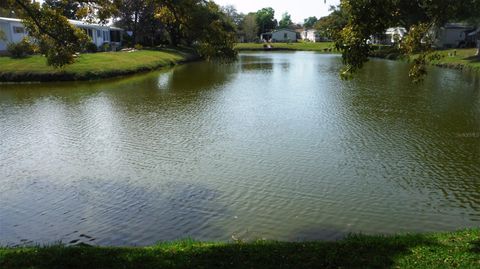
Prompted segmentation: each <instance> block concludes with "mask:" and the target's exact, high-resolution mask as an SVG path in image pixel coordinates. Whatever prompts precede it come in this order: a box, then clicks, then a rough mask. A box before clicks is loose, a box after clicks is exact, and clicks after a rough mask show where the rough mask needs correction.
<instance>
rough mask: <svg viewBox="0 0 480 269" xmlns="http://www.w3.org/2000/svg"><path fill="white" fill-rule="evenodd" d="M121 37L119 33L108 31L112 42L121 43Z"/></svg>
mask: <svg viewBox="0 0 480 269" xmlns="http://www.w3.org/2000/svg"><path fill="white" fill-rule="evenodd" d="M121 38H122V37H121V35H120V31H110V41H112V42H121V41H122V39H121Z"/></svg>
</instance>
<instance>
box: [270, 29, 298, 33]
mask: <svg viewBox="0 0 480 269" xmlns="http://www.w3.org/2000/svg"><path fill="white" fill-rule="evenodd" d="M280 31H288V32H292V33H296V31H294V30H292V29H286V28H283V29H277V30H275V31H273V32H274V33H276V32H280Z"/></svg>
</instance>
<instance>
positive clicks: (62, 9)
mask: <svg viewBox="0 0 480 269" xmlns="http://www.w3.org/2000/svg"><path fill="white" fill-rule="evenodd" d="M43 6H45V7H48V8H51V9H53V10H55V11H57V12H58V13H60V14H62V15H63V16H65V17H66V18H67V19H72V20H78V19H79V16H78V15H77V12H78V11H79V10H80V8H81V7H80V3H79V2H78V1H73V0H45V1H44V2H43Z"/></svg>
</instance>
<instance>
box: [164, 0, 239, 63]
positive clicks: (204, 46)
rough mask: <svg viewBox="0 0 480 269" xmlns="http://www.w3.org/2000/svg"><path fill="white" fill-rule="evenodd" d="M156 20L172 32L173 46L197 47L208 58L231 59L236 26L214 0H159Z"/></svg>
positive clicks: (170, 33) (233, 55)
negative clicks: (182, 43) (183, 44)
mask: <svg viewBox="0 0 480 269" xmlns="http://www.w3.org/2000/svg"><path fill="white" fill-rule="evenodd" d="M157 1H158V5H159V8H158V9H157V15H156V17H157V18H158V19H160V20H161V21H162V23H163V24H164V25H165V28H166V29H167V31H168V32H169V36H170V40H171V43H172V45H174V46H176V45H178V44H179V43H180V42H184V43H185V44H186V45H189V46H195V47H196V48H197V49H198V53H199V54H200V55H201V56H202V57H204V58H206V59H214V58H222V59H232V58H233V57H235V56H236V51H235V50H234V49H233V47H234V45H235V41H236V37H235V26H234V25H233V23H232V21H231V20H230V19H229V18H228V16H227V15H226V14H225V13H223V12H222V9H221V8H220V7H219V6H218V5H217V4H215V3H214V2H212V1H208V2H207V1H203V0H176V1H174V0H157Z"/></svg>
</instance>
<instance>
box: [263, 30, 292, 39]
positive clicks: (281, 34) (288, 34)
mask: <svg viewBox="0 0 480 269" xmlns="http://www.w3.org/2000/svg"><path fill="white" fill-rule="evenodd" d="M260 40H262V41H266V42H297V32H295V31H294V30H290V29H278V30H275V31H273V32H268V33H263V34H261V35H260Z"/></svg>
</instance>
